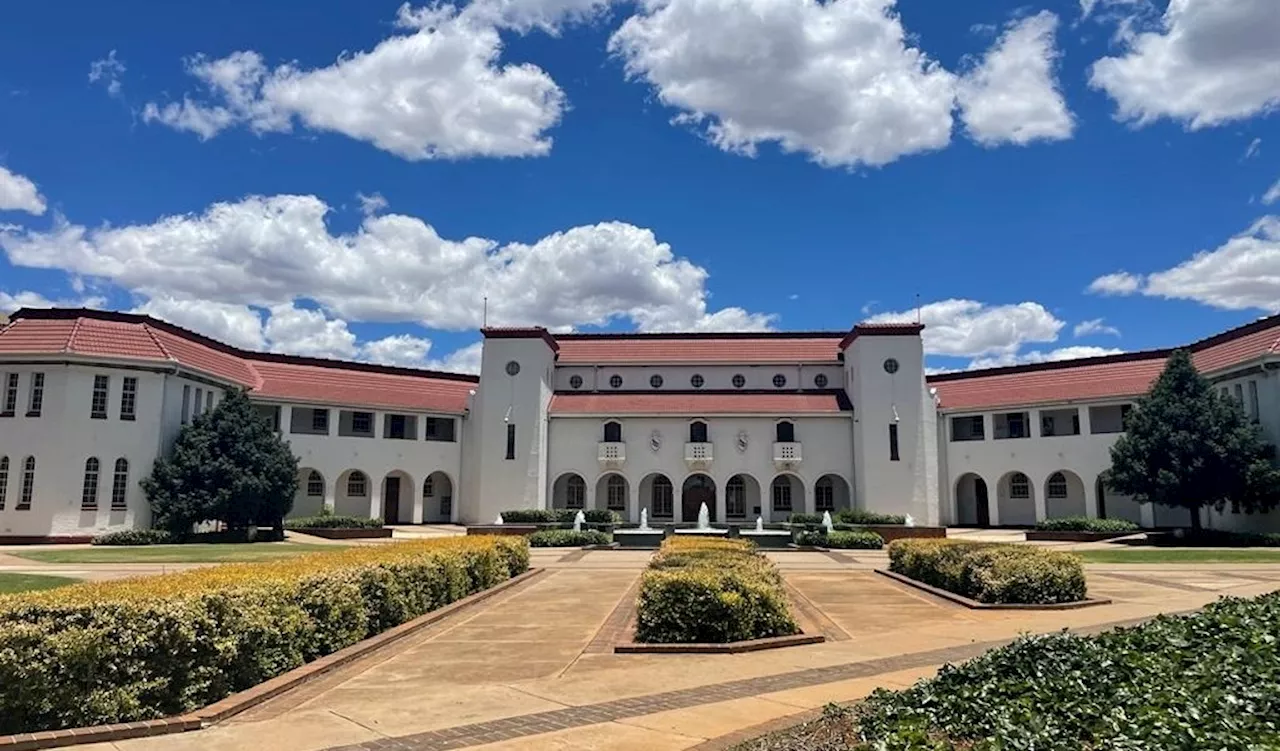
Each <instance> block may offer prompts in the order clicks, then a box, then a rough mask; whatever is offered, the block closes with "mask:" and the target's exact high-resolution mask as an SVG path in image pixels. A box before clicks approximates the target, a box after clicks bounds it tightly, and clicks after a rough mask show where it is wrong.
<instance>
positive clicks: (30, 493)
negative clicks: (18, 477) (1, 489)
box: [13, 456, 36, 511]
mask: <svg viewBox="0 0 1280 751" xmlns="http://www.w3.org/2000/svg"><path fill="white" fill-rule="evenodd" d="M35 492H36V458H35V457H34V456H28V457H27V458H26V459H24V460H23V462H22V485H21V487H20V488H19V493H18V503H17V504H16V505H15V506H14V507H13V510H14V511H30V510H31V502H32V499H33V498H34V497H35Z"/></svg>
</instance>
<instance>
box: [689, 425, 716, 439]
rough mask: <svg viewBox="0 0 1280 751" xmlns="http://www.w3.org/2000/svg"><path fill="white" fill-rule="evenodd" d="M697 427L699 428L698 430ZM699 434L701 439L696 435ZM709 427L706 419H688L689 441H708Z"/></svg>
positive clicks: (709, 437) (709, 436) (709, 435)
mask: <svg viewBox="0 0 1280 751" xmlns="http://www.w3.org/2000/svg"><path fill="white" fill-rule="evenodd" d="M699 428H701V429H700V430H699ZM699 434H701V436H702V438H701V440H699V439H698V435H699ZM710 442H711V428H710V426H708V425H707V421H706V420H690V421H689V443H710Z"/></svg>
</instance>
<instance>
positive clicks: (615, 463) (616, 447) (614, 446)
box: [596, 441, 627, 467]
mask: <svg viewBox="0 0 1280 751" xmlns="http://www.w3.org/2000/svg"><path fill="white" fill-rule="evenodd" d="M596 458H597V459H599V460H600V464H601V465H603V466H606V467H620V466H622V464H623V463H624V462H626V461H627V444H625V443H622V442H620V441H601V442H600V444H599V446H598V447H597V450H596Z"/></svg>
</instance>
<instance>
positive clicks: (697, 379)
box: [689, 373, 706, 389]
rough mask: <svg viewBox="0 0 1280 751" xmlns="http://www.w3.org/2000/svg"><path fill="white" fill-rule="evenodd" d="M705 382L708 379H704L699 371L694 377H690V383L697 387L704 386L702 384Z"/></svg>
mask: <svg viewBox="0 0 1280 751" xmlns="http://www.w3.org/2000/svg"><path fill="white" fill-rule="evenodd" d="M704 383H706V381H704V380H702V376H701V375H698V374H697V373H694V374H693V377H692V378H690V379H689V385H690V386H693V387H694V388H695V389H700V388H702V384H704Z"/></svg>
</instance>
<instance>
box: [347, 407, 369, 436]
mask: <svg viewBox="0 0 1280 751" xmlns="http://www.w3.org/2000/svg"><path fill="white" fill-rule="evenodd" d="M351 432H352V433H373V413H372V412H352V413H351Z"/></svg>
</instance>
